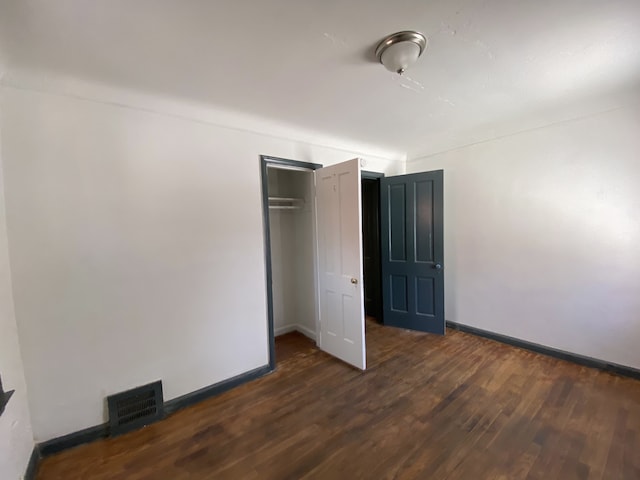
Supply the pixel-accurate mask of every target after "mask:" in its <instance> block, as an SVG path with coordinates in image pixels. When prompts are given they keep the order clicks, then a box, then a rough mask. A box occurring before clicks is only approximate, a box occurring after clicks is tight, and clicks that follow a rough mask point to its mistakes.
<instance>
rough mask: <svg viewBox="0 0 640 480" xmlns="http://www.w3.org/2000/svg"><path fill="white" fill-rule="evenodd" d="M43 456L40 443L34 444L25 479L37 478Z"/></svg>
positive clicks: (33, 479)
mask: <svg viewBox="0 0 640 480" xmlns="http://www.w3.org/2000/svg"><path fill="white" fill-rule="evenodd" d="M41 458H42V456H41V455H40V448H39V447H38V445H34V446H33V450H32V451H31V456H30V457H29V463H28V464H27V469H26V470H25V472H24V480H35V478H36V475H37V473H38V465H39V464H40V459H41Z"/></svg>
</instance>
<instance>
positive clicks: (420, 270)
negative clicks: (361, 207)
mask: <svg viewBox="0 0 640 480" xmlns="http://www.w3.org/2000/svg"><path fill="white" fill-rule="evenodd" d="M442 180H443V172H442V170H437V171H434V172H424V173H414V174H411V175H399V176H396V177H384V178H382V179H380V205H381V210H382V211H381V237H382V238H381V241H382V242H381V243H382V303H383V322H384V324H385V325H391V326H394V327H401V328H408V329H411V330H419V331H422V332H432V333H439V334H441V335H444V331H445V320H444V272H443V261H444V246H443V243H444V242H443V233H444V232H443V211H442V205H443V200H442V196H443V185H442Z"/></svg>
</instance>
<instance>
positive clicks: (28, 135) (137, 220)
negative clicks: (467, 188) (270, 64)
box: [2, 87, 404, 441]
mask: <svg viewBox="0 0 640 480" xmlns="http://www.w3.org/2000/svg"><path fill="white" fill-rule="evenodd" d="M3 102H4V103H3V115H4V126H5V131H4V134H3V138H4V142H3V145H2V152H3V158H4V160H5V175H6V185H7V223H8V231H9V240H10V242H11V251H10V254H11V262H12V270H13V282H14V298H15V308H16V317H17V318H18V324H19V325H18V326H19V332H20V338H21V343H22V351H23V357H24V363H25V373H26V378H27V382H28V387H29V403H30V408H31V415H32V421H33V429H34V433H35V438H36V440H37V441H44V440H47V439H50V438H52V437H57V436H60V435H64V434H67V433H69V432H73V431H76V430H79V429H82V428H86V427H89V426H92V425H96V424H100V423H102V422H104V421H105V420H106V418H105V413H104V404H103V399H104V397H105V396H107V395H109V394H111V393H114V392H119V391H122V390H124V389H127V388H130V387H134V386H137V385H140V384H143V383H146V382H149V381H152V380H156V379H159V378H161V379H162V380H163V381H164V387H165V399H167V400H168V399H171V398H175V397H177V396H180V395H183V394H185V393H188V392H191V391H193V390H196V389H198V388H201V387H204V386H206V385H210V384H213V383H216V382H219V381H221V380H224V379H226V378H229V377H231V376H234V375H237V374H240V373H243V372H246V371H248V370H251V369H253V368H256V367H260V366H262V365H265V364H266V363H267V360H268V357H267V355H268V351H267V320H266V299H265V269H264V250H263V231H262V216H261V215H262V213H261V212H262V211H261V208H262V207H261V194H260V169H259V159H258V156H259V155H260V154H268V155H274V156H281V157H287V158H293V159H297V160H303V161H312V162H317V163H324V164H331V163H335V162H338V161H342V160H347V159H349V158H353V157H354V156H356V155H358V154H359V152H357V151H349V152H347V151H340V150H333V149H330V148H326V147H318V146H314V145H311V144H308V143H300V142H295V141H291V140H285V139H281V138H274V137H269V136H266V135H258V134H254V133H249V132H245V131H241V130H238V129H227V128H223V127H219V126H215V125H212V124H209V123H207V122H206V121H203V120H202V119H199V120H197V121H195V120H189V119H188V118H184V117H178V116H176V115H164V114H161V113H155V112H153V111H151V110H153V109H151V108H147V109H145V110H142V109H136V108H130V107H124V106H117V105H114V104H107V103H100V102H94V101H90V100H83V99H78V98H73V97H70V96H63V95H54V94H49V93H36V92H33V91H26V90H21V89H17V88H12V87H6V88H5V95H4V100H3ZM156 111H157V109H156ZM365 158H367V162H368V164H367V169H370V170H379V171H386V172H392V171H401V170H402V169H403V168H404V165H403V162H398V161H388V160H385V159H383V158H377V157H371V156H366V155H365Z"/></svg>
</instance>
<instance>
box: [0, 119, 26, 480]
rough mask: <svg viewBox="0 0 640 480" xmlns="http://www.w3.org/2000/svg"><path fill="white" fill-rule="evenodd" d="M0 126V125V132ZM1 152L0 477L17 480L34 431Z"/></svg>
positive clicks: (23, 470) (24, 463)
mask: <svg viewBox="0 0 640 480" xmlns="http://www.w3.org/2000/svg"><path fill="white" fill-rule="evenodd" d="M0 113H1V112H0ZM1 129H2V125H0V133H1V131H2V130H1ZM0 143H1V135H0ZM1 151H2V150H1V149H0V375H2V381H3V385H4V388H5V390H15V393H14V394H13V396H12V397H11V399H10V400H9V403H8V404H7V406H6V409H5V411H4V413H3V414H2V415H1V416H0V478H2V479H3V480H4V479H6V480H16V479H18V478H22V475H23V474H24V472H25V469H26V467H27V463H28V461H29V456H30V455H31V451H32V449H33V433H32V432H31V419H30V418H29V409H28V404H27V386H26V383H25V379H24V368H23V364H22V357H21V355H20V344H19V342H18V330H17V327H16V319H15V314H14V308H13V294H12V290H11V271H10V267H9V254H8V244H7V227H6V219H5V201H4V181H3V178H2V177H3V174H2V159H1Z"/></svg>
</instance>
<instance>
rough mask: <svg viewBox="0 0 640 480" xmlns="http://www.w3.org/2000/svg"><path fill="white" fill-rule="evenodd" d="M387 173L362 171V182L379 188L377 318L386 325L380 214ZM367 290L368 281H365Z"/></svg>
mask: <svg viewBox="0 0 640 480" xmlns="http://www.w3.org/2000/svg"><path fill="white" fill-rule="evenodd" d="M384 177H385V175H384V173H381V172H372V171H369V170H362V171H361V172H360V182H361V183H362V181H363V180H368V181H373V182H375V185H376V188H377V190H378V247H379V248H378V252H377V253H378V263H379V265H380V268H379V272H378V273H379V276H380V285H378V287H379V288H376V294H377V295H379V297H380V312H379V317H378V318H376V320H377V321H378V322H379V323H380V324H381V325H384V315H383V310H384V309H383V308H382V307H383V305H382V242H381V235H382V224H381V223H380V221H381V214H380V180H381V179H382V178H384ZM363 222H364V217H363ZM362 242H363V245H362V248H363V252H364V232H363V237H362ZM364 280H365V279H364V278H363V279H362V281H363V282H364ZM365 291H366V282H365ZM365 314H366V294H365Z"/></svg>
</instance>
